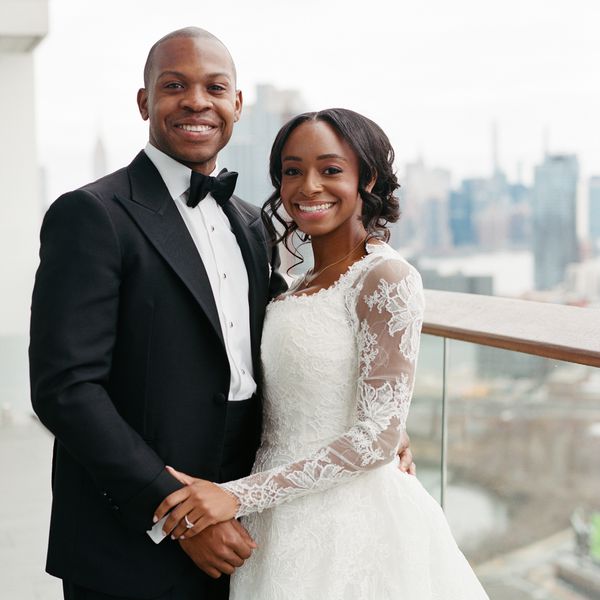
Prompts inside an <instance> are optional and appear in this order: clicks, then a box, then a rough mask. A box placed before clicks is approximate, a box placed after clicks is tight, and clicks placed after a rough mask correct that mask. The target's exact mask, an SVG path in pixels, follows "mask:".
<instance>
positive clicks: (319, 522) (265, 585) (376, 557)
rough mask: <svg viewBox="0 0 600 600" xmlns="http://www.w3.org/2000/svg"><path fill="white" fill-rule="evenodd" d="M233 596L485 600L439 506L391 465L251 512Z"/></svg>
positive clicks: (247, 599)
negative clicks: (248, 546)
mask: <svg viewBox="0 0 600 600" xmlns="http://www.w3.org/2000/svg"><path fill="white" fill-rule="evenodd" d="M244 525H245V526H246V527H247V528H248V530H249V531H250V533H251V535H252V536H253V538H254V539H255V541H256V542H257V543H258V545H259V547H258V549H257V550H255V552H254V554H253V556H252V557H251V558H250V559H249V560H248V561H246V563H245V564H244V566H243V567H242V568H240V569H238V570H237V571H236V573H235V574H234V575H233V577H232V581H231V585H232V587H231V595H230V598H231V599H232V600H296V599H297V600H308V599H311V600H312V599H319V600H321V599H323V600H388V599H389V600H392V599H394V600H483V599H487V598H488V596H487V594H486V593H485V591H484V590H483V588H482V587H481V584H480V583H479V581H478V580H477V578H476V577H475V574H474V573H473V571H472V569H471V567H470V566H469V563H468V562H467V561H466V559H465V557H464V556H463V554H462V553H461V551H460V550H459V549H458V547H457V545H456V543H455V541H454V538H453V537H452V534H451V533H450V529H449V527H448V523H447V522H446V518H445V516H444V514H443V512H442V510H441V508H440V506H439V505H438V504H437V502H436V501H435V500H434V499H433V498H432V497H431V496H430V495H429V494H428V493H427V492H426V491H425V489H424V488H423V486H422V485H421V484H420V482H419V480H418V479H417V478H416V477H414V476H411V475H406V474H404V473H401V472H400V471H398V469H397V468H396V465H395V464H391V465H387V466H385V467H382V468H380V469H377V470H375V471H371V472H368V473H363V474H361V475H360V476H359V477H357V478H356V479H353V480H351V481H349V482H348V483H345V484H342V485H338V486H337V487H335V488H332V489H330V490H327V491H324V492H320V493H315V494H313V495H309V496H305V497H303V498H297V499H295V500H293V501H291V502H289V503H287V504H283V505H280V506H278V507H276V508H274V509H271V510H266V511H264V512H263V513H261V514H254V515H251V516H250V517H247V518H245V519H244Z"/></svg>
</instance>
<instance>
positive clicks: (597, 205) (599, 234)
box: [588, 176, 600, 253]
mask: <svg viewBox="0 0 600 600" xmlns="http://www.w3.org/2000/svg"><path fill="white" fill-rule="evenodd" d="M588 193H589V197H588V222H589V226H590V229H589V231H590V240H591V241H592V245H593V248H594V251H595V253H600V177H598V176H596V177H590V180H589V186H588Z"/></svg>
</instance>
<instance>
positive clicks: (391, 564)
mask: <svg viewBox="0 0 600 600" xmlns="http://www.w3.org/2000/svg"><path fill="white" fill-rule="evenodd" d="M367 251H368V254H367V255H366V256H365V257H364V258H363V259H362V260H360V261H358V262H356V263H354V264H353V265H352V266H351V267H350V269H349V270H348V271H347V272H346V273H345V274H344V275H342V276H341V277H340V279H339V280H338V281H337V282H336V283H335V284H334V285H333V286H332V287H330V288H327V289H324V290H321V291H319V292H318V293H316V294H313V295H305V296H301V295H293V291H294V290H293V288H292V289H291V290H290V292H288V294H287V295H286V296H285V297H284V298H283V299H279V300H277V301H274V302H272V303H271V304H270V305H269V307H268V309H267V317H266V320H265V325H264V332H263V341H262V361H263V367H264V393H265V398H264V426H263V436H262V443H261V447H260V449H259V451H258V455H257V457H256V463H255V465H254V469H253V474H252V475H250V476H248V477H246V478H243V479H240V480H237V481H233V482H229V483H226V484H224V485H223V487H224V488H225V489H227V490H228V491H230V492H231V493H233V494H234V495H236V496H237V497H238V498H239V500H240V503H241V505H240V509H239V513H238V516H244V517H245V518H244V524H245V525H246V527H247V528H248V530H249V531H250V533H251V535H252V536H253V538H254V539H255V540H256V542H257V543H258V549H257V550H255V552H254V554H253V556H252V557H251V558H250V559H249V560H248V561H246V563H245V564H244V566H243V567H242V568H240V569H238V570H237V571H236V573H235V574H234V576H233V577H232V582H231V583H232V586H231V596H230V598H231V599H232V600H295V599H298V600H309V599H310V600H313V599H315V600H316V599H319V600H321V599H323V600H338V599H339V600H387V599H394V600H479V599H485V598H487V595H486V594H485V592H484V591H483V589H482V587H481V585H480V584H479V582H478V581H477V579H476V577H475V575H474V573H473V572H472V570H471V568H470V566H469V564H468V563H467V561H466V560H465V558H464V557H463V555H462V554H461V552H460V550H459V549H458V548H457V546H456V544H455V542H454V539H453V538H452V535H451V533H450V530H449V528H448V525H447V523H446V519H445V517H444V515H443V513H442V511H441V509H440V507H439V505H438V504H437V503H436V502H435V501H434V500H433V499H432V498H431V496H429V494H428V493H427V492H426V491H425V490H424V488H423V487H422V486H421V484H420V483H419V480H418V479H417V478H416V477H413V476H411V475H406V474H404V473H401V472H400V471H399V470H398V469H397V461H396V452H397V448H398V444H399V439H400V432H401V430H402V429H403V428H404V426H405V423H406V417H407V414H408V409H409V405H410V399H411V394H412V388H413V376H414V369H415V362H416V359H417V353H418V349H419V336H420V330H421V323H422V315H423V295H422V286H421V279H420V277H419V275H418V273H417V272H416V271H415V270H414V268H412V267H411V266H410V265H409V264H408V263H407V262H406V261H404V260H403V259H402V258H401V257H400V256H399V255H398V254H397V253H396V252H395V251H394V250H392V249H391V248H390V247H389V246H387V245H385V244H382V243H374V244H371V245H369V246H368V248H367Z"/></svg>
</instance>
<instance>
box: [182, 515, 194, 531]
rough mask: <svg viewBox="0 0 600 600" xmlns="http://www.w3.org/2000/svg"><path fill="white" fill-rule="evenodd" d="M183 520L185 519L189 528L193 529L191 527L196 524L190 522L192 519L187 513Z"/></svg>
mask: <svg viewBox="0 0 600 600" xmlns="http://www.w3.org/2000/svg"><path fill="white" fill-rule="evenodd" d="M183 520H184V521H185V526H186V527H187V528H188V529H191V528H192V527H193V526H194V524H193V523H190V520H189V519H188V518H187V515H185V517H183Z"/></svg>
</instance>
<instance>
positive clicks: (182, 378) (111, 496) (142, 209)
mask: <svg viewBox="0 0 600 600" xmlns="http://www.w3.org/2000/svg"><path fill="white" fill-rule="evenodd" d="M138 106H139V110H140V113H141V115H142V118H143V119H145V120H149V122H150V138H149V139H150V141H149V144H148V145H147V146H146V148H145V150H144V151H142V152H140V153H139V154H138V155H137V156H136V157H135V158H134V160H133V162H132V163H131V164H130V165H129V166H127V167H125V168H124V169H121V170H119V171H117V172H116V173H113V174H111V175H108V176H107V177H104V178H103V179H100V180H99V181H97V182H95V183H91V184H89V185H87V186H84V187H83V188H81V189H79V190H76V191H74V192H69V193H67V194H65V195H63V196H62V197H60V198H59V199H58V200H57V201H56V202H54V203H53V204H52V206H51V207H50V209H49V210H48V213H47V214H46V217H45V219H44V223H43V226H42V231H41V250H40V259H41V262H40V266H39V270H38V272H37V276H36V282H35V289H34V294H33V304H32V321H31V346H30V364H31V389H32V401H33V406H34V409H35V411H36V413H37V414H38V416H39V417H40V419H41V421H42V422H43V423H44V424H45V425H46V426H47V427H48V429H50V431H52V433H54V435H55V436H56V443H55V447H54V461H53V477H52V486H53V506H52V518H51V526H50V540H49V550H48V562H47V570H48V572H49V573H51V574H53V575H56V576H57V577H60V578H62V579H63V581H64V589H65V597H66V598H69V599H79V598H86V599H87V598H106V597H107V596H109V597H110V596H117V597H119V598H122V597H124V598H163V597H164V598H169V599H171V598H174V599H175V598H177V599H178V598H188V596H189V597H193V598H194V600H203V599H204V598H212V597H215V598H216V597H223V598H226V597H227V581H226V579H227V578H221V580H216V579H212V578H211V577H209V576H208V575H206V574H205V573H203V572H202V571H201V570H200V569H198V568H197V567H196V566H195V565H194V562H196V563H197V564H198V566H200V567H201V568H203V569H204V570H206V571H208V573H209V574H210V575H212V576H213V577H218V575H219V574H220V573H221V572H225V573H230V572H232V571H233V569H234V568H235V567H236V566H239V565H241V564H242V563H243V560H244V559H245V558H247V557H248V556H249V555H250V553H251V551H252V547H253V543H252V541H251V540H250V538H249V536H248V534H247V533H246V532H245V531H244V530H243V528H242V527H241V525H239V524H238V523H237V522H236V521H232V522H230V523H228V524H225V526H224V527H215V528H211V532H210V533H209V535H207V536H203V539H201V540H197V541H196V540H195V539H194V540H193V541H192V542H191V543H186V544H185V545H184V544H180V543H179V542H177V541H172V540H165V541H163V542H162V543H161V544H158V545H156V544H154V543H153V542H152V541H151V540H150V538H149V537H148V535H147V534H146V530H148V529H150V528H151V527H152V515H153V512H154V510H155V509H156V508H157V506H158V505H159V504H160V503H161V501H162V500H163V499H164V498H165V497H166V496H168V495H169V494H170V493H171V492H172V491H174V490H176V489H178V488H179V487H180V486H181V484H180V483H179V482H177V481H176V480H175V479H174V478H173V477H172V476H171V475H170V474H169V473H168V471H166V470H165V465H166V464H169V465H172V466H174V467H176V468H178V469H181V470H182V471H185V472H189V473H193V474H194V475H196V476H198V477H202V478H204V479H210V480H213V481H226V480H230V479H235V478H237V477H240V476H243V475H246V474H247V473H248V472H249V470H250V467H251V465H252V461H253V457H254V453H255V450H256V447H257V444H258V439H259V431H260V406H259V403H258V401H257V395H256V382H257V381H258V380H259V376H260V373H259V344H260V334H261V328H262V322H263V317H264V312H265V307H266V304H267V302H268V301H269V299H270V298H271V297H273V295H275V294H278V293H280V292H281V291H283V289H284V287H285V285H284V282H283V279H282V278H281V277H280V276H279V275H278V274H277V272H276V270H275V267H276V266H277V256H276V253H275V252H273V251H272V250H271V249H270V246H269V243H268V240H267V239H266V236H265V232H264V230H263V228H262V225H261V220H260V214H259V209H257V208H256V207H254V206H251V205H250V204H247V203H245V202H243V201H242V200H240V199H239V198H237V197H235V196H231V197H230V198H228V197H227V196H228V195H229V194H230V193H231V184H232V181H231V178H229V179H228V178H224V179H225V181H218V182H216V186H217V187H216V188H215V189H212V190H209V192H208V194H207V195H206V196H205V197H204V199H202V200H200V195H201V194H198V195H196V196H195V197H191V196H190V194H189V192H188V188H189V187H190V175H191V174H192V173H194V174H203V175H211V174H215V175H216V173H214V171H215V169H216V159H217V154H218V152H219V151H220V150H221V149H222V148H223V147H224V146H225V145H226V144H227V142H228V141H229V139H230V137H231V134H232V131H233V126H234V123H235V121H237V120H238V118H239V116H240V113H241V110H242V94H241V92H240V91H238V90H237V89H236V73H235V67H234V64H233V61H232V59H231V56H230V55H229V52H228V51H227V49H226V48H225V46H223V44H222V43H221V42H220V41H219V40H217V39H216V38H215V37H214V36H212V35H211V34H209V33H208V32H206V31H203V30H200V29H196V28H189V29H183V30H180V31H176V32H173V33H171V34H169V35H167V36H165V37H164V38H162V39H161V40H160V41H159V42H157V44H155V45H154V46H153V48H152V49H151V51H150V54H149V56H148V60H147V64H146V67H145V69H144V88H143V89H141V90H140V91H139V93H138ZM265 168H266V167H265ZM198 177H199V175H197V176H196V183H195V185H194V192H196V191H198V190H197V189H196V188H202V187H204V188H205V189H206V188H207V187H209V188H210V184H213V183H215V182H213V181H212V180H208V181H207V180H201V181H200V182H199V183H198V181H197V179H198ZM233 178H235V176H234V177H233ZM207 184H209V185H207ZM200 191H202V190H200ZM215 196H216V197H218V199H219V203H217V200H216V199H215ZM182 550H183V551H182ZM186 553H187V554H188V555H189V557H191V558H192V561H194V562H192V561H190V559H189V558H188V556H186ZM219 594H220V595H219Z"/></svg>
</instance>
